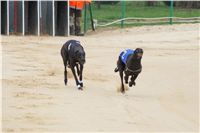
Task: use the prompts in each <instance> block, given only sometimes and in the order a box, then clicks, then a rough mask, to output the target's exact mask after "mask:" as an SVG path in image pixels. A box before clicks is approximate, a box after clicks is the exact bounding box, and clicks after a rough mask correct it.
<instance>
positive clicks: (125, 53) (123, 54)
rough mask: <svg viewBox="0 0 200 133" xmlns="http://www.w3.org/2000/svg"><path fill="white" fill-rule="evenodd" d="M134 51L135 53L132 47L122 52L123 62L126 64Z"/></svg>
mask: <svg viewBox="0 0 200 133" xmlns="http://www.w3.org/2000/svg"><path fill="white" fill-rule="evenodd" d="M133 53H134V50H132V49H127V50H125V51H123V52H121V54H120V58H121V60H122V62H123V63H124V64H126V61H127V58H128V56H129V55H130V54H133Z"/></svg>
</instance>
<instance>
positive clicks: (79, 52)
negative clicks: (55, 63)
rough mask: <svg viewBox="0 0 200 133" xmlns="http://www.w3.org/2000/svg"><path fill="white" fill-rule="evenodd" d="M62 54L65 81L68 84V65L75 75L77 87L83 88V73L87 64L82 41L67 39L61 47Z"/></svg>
mask: <svg viewBox="0 0 200 133" xmlns="http://www.w3.org/2000/svg"><path fill="white" fill-rule="evenodd" d="M61 56H62V59H63V63H64V67H65V68H64V77H65V78H64V83H65V85H67V81H68V80H67V66H68V67H69V68H71V71H72V73H73V75H74V78H75V82H76V85H77V88H78V89H79V90H82V89H83V88H82V87H83V82H82V73H83V65H84V64H85V51H84V49H83V47H82V46H81V44H80V41H77V40H69V41H67V42H66V43H65V44H64V45H63V46H62V48H61ZM75 67H76V70H77V74H78V76H79V79H78V78H77V75H76V72H75Z"/></svg>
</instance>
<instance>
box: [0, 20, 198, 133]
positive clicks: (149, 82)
mask: <svg viewBox="0 0 200 133" xmlns="http://www.w3.org/2000/svg"><path fill="white" fill-rule="evenodd" d="M199 28H200V26H199V24H181V25H172V26H170V25H166V26H144V27H133V28H129V29H123V30H121V29H115V30H106V31H105V30H99V31H96V32H95V33H90V34H89V35H86V36H84V37H37V36H25V37H21V36H9V37H8V36H1V46H2V51H1V52H2V55H3V56H2V67H3V69H2V73H3V75H2V84H3V86H2V107H3V108H2V114H3V117H2V119H3V121H2V124H3V125H2V127H3V131H14V132H22V131H28V132H32V131H33V132H42V131H47V132H52V131H54V132H58V131H62V132H67V131H114V132H115V131H120V132H124V131H159V132H164V131H174V132H177V131H192V132H194V131H196V132H197V131H198V129H199V41H200V35H199ZM69 39H78V40H80V41H81V43H82V45H83V46H84V48H85V51H86V64H85V68H84V73H83V78H84V80H83V81H84V86H85V87H84V91H79V90H77V88H76V86H75V81H74V79H73V76H72V74H71V73H69V75H68V77H69V80H68V85H67V86H64V74H63V71H64V66H63V62H62V58H61V56H60V49H61V47H62V45H63V44H64V43H65V42H66V41H67V40H69ZM136 47H141V48H143V49H144V56H143V59H142V64H143V71H142V73H141V74H140V75H139V77H138V79H137V80H136V86H134V87H132V88H129V89H128V87H127V89H128V90H127V91H126V93H125V94H121V93H119V92H118V91H117V90H118V89H119V86H120V78H119V74H118V73H114V72H113V70H114V68H115V66H116V61H117V58H118V55H119V53H120V52H121V51H122V50H124V49H126V48H132V49H135V48H136ZM68 71H70V70H68Z"/></svg>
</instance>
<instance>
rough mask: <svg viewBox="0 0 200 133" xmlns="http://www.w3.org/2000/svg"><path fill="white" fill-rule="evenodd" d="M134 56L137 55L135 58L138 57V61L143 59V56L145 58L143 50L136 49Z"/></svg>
mask: <svg viewBox="0 0 200 133" xmlns="http://www.w3.org/2000/svg"><path fill="white" fill-rule="evenodd" d="M134 54H135V57H136V58H137V59H141V58H142V56H143V49H141V48H136V49H135V52H134Z"/></svg>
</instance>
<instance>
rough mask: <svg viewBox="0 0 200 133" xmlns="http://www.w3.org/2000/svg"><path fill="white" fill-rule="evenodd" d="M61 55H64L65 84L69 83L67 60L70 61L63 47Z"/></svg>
mask: <svg viewBox="0 0 200 133" xmlns="http://www.w3.org/2000/svg"><path fill="white" fill-rule="evenodd" d="M61 56H62V59H63V63H64V67H65V68H64V78H65V79H64V83H65V85H67V68H66V66H67V61H68V57H67V56H66V52H65V51H64V49H61Z"/></svg>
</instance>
